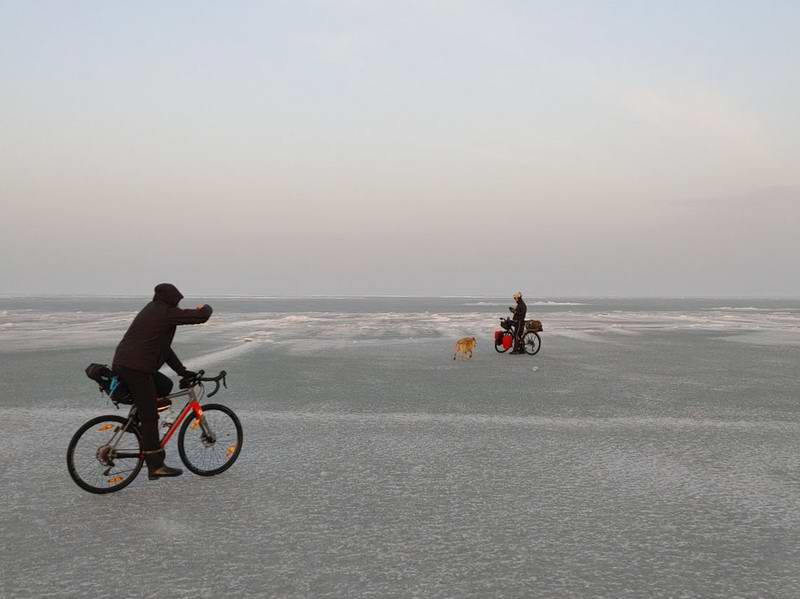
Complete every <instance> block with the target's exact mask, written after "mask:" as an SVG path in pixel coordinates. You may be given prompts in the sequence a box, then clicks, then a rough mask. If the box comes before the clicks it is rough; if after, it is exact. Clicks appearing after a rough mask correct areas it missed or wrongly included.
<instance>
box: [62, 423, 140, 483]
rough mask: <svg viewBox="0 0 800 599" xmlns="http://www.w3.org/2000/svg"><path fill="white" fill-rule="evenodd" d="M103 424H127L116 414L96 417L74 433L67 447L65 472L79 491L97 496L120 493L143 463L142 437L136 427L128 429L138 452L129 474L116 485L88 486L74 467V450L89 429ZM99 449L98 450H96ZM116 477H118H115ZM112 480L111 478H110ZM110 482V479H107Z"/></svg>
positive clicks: (134, 476)
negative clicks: (134, 440) (134, 439)
mask: <svg viewBox="0 0 800 599" xmlns="http://www.w3.org/2000/svg"><path fill="white" fill-rule="evenodd" d="M102 422H105V423H110V422H116V423H118V424H120V425H123V426H124V425H125V423H127V422H128V419H127V418H123V417H122V416H117V415H116V414H107V415H105V416H97V417H95V418H92V419H91V420H89V421H87V422H85V423H84V424H83V425H82V426H81V427H80V428H79V429H78V430H77V431H76V432H75V434H74V435H72V439H71V440H70V442H69V445H68V446H67V470H68V471H69V475H70V477H71V478H72V480H73V481H75V484H77V485H78V486H79V487H80V488H81V489H83V490H84V491H88V492H89V493H95V494H97V495H104V494H106V493H114V492H116V491H121V490H122V489H124V488H125V487H127V486H128V485H129V484H131V483H132V482H133V481H134V479H135V478H136V477H137V476H138V475H139V472H140V471H141V469H142V464H143V463H144V456H143V454H142V435H141V433H140V432H139V429H138V428H137V427H131V428H129V429H128V430H127V431H126V433H130V434H133V435H134V436H135V438H136V442H137V444H138V448H137V449H138V450H139V454H140V455H139V459H138V460H137V462H136V465H135V466H134V468H133V470H132V471H131V474H130V475H129V476H128V477H126V478H125V479H123V480H122V481H120V482H119V483H118V484H115V485H111V486H109V487H98V486H94V485H92V484H90V483H89V482H87V481H86V480H84V479H83V478H82V477H81V475H80V474H79V473H78V470H77V468H76V466H75V448H76V447H77V446H78V443H79V441H80V440H81V437H83V435H84V434H85V433H86V432H87V431H88V430H89V429H91V428H93V427H95V426H96V425H98V424H100V423H102ZM98 449H99V448H98ZM98 463H99V462H98ZM117 476H118V475H117ZM112 478H113V477H112ZM107 480H110V479H107Z"/></svg>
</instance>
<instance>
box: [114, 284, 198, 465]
mask: <svg viewBox="0 0 800 599" xmlns="http://www.w3.org/2000/svg"><path fill="white" fill-rule="evenodd" d="M182 299H183V294H181V292H180V291H178V289H177V288H176V287H175V286H174V285H171V284H170V283H161V284H159V285H156V288H155V295H154V296H153V301H151V302H150V303H149V304H147V305H146V306H145V307H144V308H142V310H141V312H139V314H137V315H136V318H134V319H133V322H132V323H131V326H130V327H129V328H128V331H127V332H126V333H125V336H124V337H123V338H122V341H120V343H119V345H118V346H117V351H116V353H115V354H114V362H113V364H112V367H111V368H112V370H113V371H114V373H115V374H117V375H118V376H119V377H120V378H121V379H122V381H123V382H124V383H125V384H127V386H128V389H129V391H130V393H131V396H132V398H133V403H134V404H136V408H137V412H138V414H139V420H140V422H141V432H142V445H143V451H144V457H145V461H146V462H147V470H148V473H149V477H150V479H151V480H152V479H155V478H160V477H162V476H178V475H180V474H182V471H181V470H179V469H178V468H170V467H169V466H166V465H164V450H163V449H160V448H159V438H158V408H159V407H166V406H168V405H170V402H169V400H163V399H162V400H158V399H157V398H159V397H162V398H163V397H164V396H165V395H169V393H170V391H171V390H172V381H171V380H170V379H169V378H168V377H167V376H165V375H163V374H161V373H160V372H158V370H159V368H161V367H162V366H163V365H164V364H167V365H168V366H169V367H170V368H172V370H174V371H175V372H176V373H177V374H178V376H180V377H181V378H191V377H192V376H194V374H195V373H194V372H191V371H189V370H186V367H185V366H184V365H183V363H181V361H180V360H179V359H178V356H176V355H175V352H174V351H172V347H171V346H172V338H173V337H174V336H175V328H176V327H177V326H179V325H184V324H201V323H204V322H206V321H207V320H208V319H209V318H210V317H211V312H212V310H211V306H209V305H207V304H204V305H201V306H197V308H196V309H194V310H184V309H182V308H178V303H179V302H180V301H181V300H182Z"/></svg>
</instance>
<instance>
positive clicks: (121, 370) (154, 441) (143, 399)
mask: <svg viewBox="0 0 800 599" xmlns="http://www.w3.org/2000/svg"><path fill="white" fill-rule="evenodd" d="M112 369H113V371H114V372H115V373H116V374H117V375H118V376H119V378H121V379H122V382H124V383H125V384H126V385H127V386H128V390H129V391H130V392H131V397H132V399H133V403H134V405H135V406H136V411H137V413H138V414H139V421H140V423H141V426H140V430H141V432H142V450H144V451H155V450H158V448H159V442H160V439H159V437H158V410H157V409H156V398H158V397H164V396H165V395H169V394H170V392H171V391H172V381H171V380H170V378H169V377H168V376H166V375H163V374H161V373H160V372H140V371H139V370H132V369H130V368H125V367H124V366H113V367H112ZM151 461H153V460H148V465H150V463H151ZM156 461H157V460H156ZM160 461H161V463H162V464H163V463H164V457H163V455H161V456H160Z"/></svg>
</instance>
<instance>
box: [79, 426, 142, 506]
mask: <svg viewBox="0 0 800 599" xmlns="http://www.w3.org/2000/svg"><path fill="white" fill-rule="evenodd" d="M126 422H127V419H126V418H123V417H121V416H115V415H107V416H98V417H97V418H92V419H91V420H89V421H88V422H87V423H85V424H84V425H83V426H81V427H80V428H79V429H78V431H77V432H76V433H75V434H74V435H73V436H72V440H71V441H70V442H69V446H68V447H67V470H69V475H70V476H71V477H72V480H74V481H75V483H76V484H77V485H78V486H79V487H80V488H81V489H83V490H84V491H89V493H98V494H102V493H113V492H114V491H119V490H120V489H124V488H125V487H127V486H128V485H129V484H131V483H132V482H133V479H135V478H136V476H137V475H138V474H139V471H140V470H141V469H142V462H143V461H144V458H143V455H142V439H141V436H140V433H139V429H138V428H136V427H134V426H133V425H131V426H130V427H129V428H128V429H127V430H125V431H124V432H123V430H122V429H123V427H124V426H125V423H126Z"/></svg>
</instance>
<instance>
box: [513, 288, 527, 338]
mask: <svg viewBox="0 0 800 599" xmlns="http://www.w3.org/2000/svg"><path fill="white" fill-rule="evenodd" d="M514 301H515V302H516V304H517V305H516V306H512V307H511V308H509V310H510V311H511V313H512V314H513V316H512V317H511V320H512V322H513V323H514V351H512V352H511V353H512V354H524V353H525V349H524V348H523V347H522V335H523V334H524V333H525V316H526V315H527V314H528V306H527V304H526V303H525V302H524V301H523V300H522V292H520V291H517V292H516V293H515V294H514Z"/></svg>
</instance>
